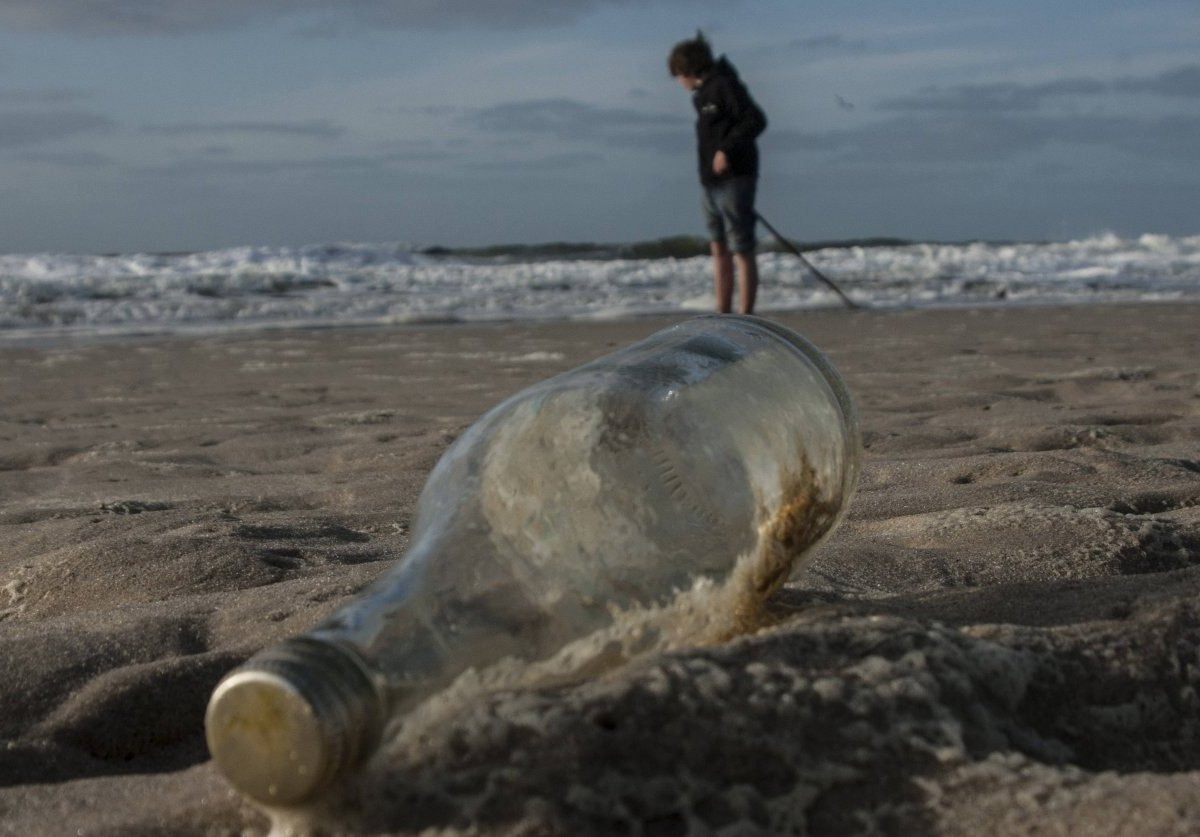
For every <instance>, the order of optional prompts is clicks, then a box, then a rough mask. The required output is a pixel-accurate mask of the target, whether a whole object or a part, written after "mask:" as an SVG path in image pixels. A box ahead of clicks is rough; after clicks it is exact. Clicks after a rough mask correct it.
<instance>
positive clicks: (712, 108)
mask: <svg viewBox="0 0 1200 837" xmlns="http://www.w3.org/2000/svg"><path fill="white" fill-rule="evenodd" d="M692 104H693V105H695V107H696V146H697V149H698V151H699V153H700V182H701V183H703V184H704V185H706V186H711V185H713V184H715V183H718V182H720V181H721V180H722V179H725V178H728V177H738V176H746V175H750V176H755V177H757V176H758V146H757V144H756V143H755V141H754V140H755V138H756V137H757V136H758V135H759V134H761V133H762V132H763V131H765V130H766V128H767V117H766V115H765V114H763V112H762V109H761V108H760V107H759V106H758V105H757V104H755V102H754V100H753V99H751V98H750V93H749V92H748V91H747V90H746V86H745V85H744V84H742V82H741V79H739V78H738V74H737V70H735V69H734V68H733V65H732V64H730V63H729V61H728V60H727V59H726V58H725V56H723V55H722V56H721V57H720V58H718V59H717V61H716V63H715V64H713V68H712V70H711V71H710V72H709V74H708V75H707V76H705V77H704V81H703V82H702V83H701V84H700V87H699V88H697V89H696V92H695V93H694V94H693V95H692ZM718 151H724V152H725V156H726V157H727V158H728V159H729V169H728V170H727V171H726V172H725V174H724V175H722V176H721V177H718V176H717V175H716V174H714V173H713V168H712V164H713V156H714V155H715V154H716V153H717V152H718Z"/></svg>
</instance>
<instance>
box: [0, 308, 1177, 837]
mask: <svg viewBox="0 0 1200 837" xmlns="http://www.w3.org/2000/svg"><path fill="white" fill-rule="evenodd" d="M777 319H780V320H781V321H783V322H784V323H786V324H787V325H790V326H792V327H793V328H796V329H797V330H799V331H801V332H802V333H804V334H805V335H806V336H808V337H809V339H811V340H812V341H813V342H815V343H816V344H817V345H818V346H820V347H821V348H822V349H824V350H825V351H826V352H827V354H828V355H829V356H830V357H831V358H832V360H833V361H834V363H835V364H836V365H837V366H838V368H839V369H840V370H841V372H842V373H843V375H844V376H845V378H846V380H847V382H848V384H849V386H850V389H851V391H852V392H853V394H854V396H855V398H856V401H857V404H858V407H859V411H860V413H861V419H862V426H863V432H864V444H865V451H864V453H865V458H864V467H863V474H862V479H861V482H860V486H859V491H858V494H857V496H856V497H855V499H854V502H853V505H852V507H851V510H850V513H849V514H848V516H847V517H846V519H845V521H844V522H843V524H842V526H841V527H840V528H839V529H838V530H837V531H836V532H835V533H834V535H833V536H832V537H831V538H830V539H829V540H828V541H827V542H826V543H825V544H824V545H822V546H821V547H820V548H819V550H818V551H817V552H816V554H815V555H814V556H813V558H812V561H811V562H810V563H809V565H808V566H807V568H806V569H805V570H804V571H803V572H802V573H801V574H799V575H798V576H797V577H796V578H794V579H793V580H792V581H791V582H790V583H789V584H788V586H787V587H786V588H785V589H784V590H783V592H782V593H781V594H779V595H778V596H777V597H776V599H775V600H774V602H773V612H774V613H775V615H776V616H777V618H778V621H777V623H776V624H774V625H772V626H770V627H767V628H764V629H762V630H760V631H758V632H756V633H753V634H752V635H746V636H741V637H738V638H735V639H733V640H731V641H728V642H725V643H721V644H718V645H712V646H707V647H701V648H691V649H681V650H676V651H672V652H669V653H663V654H651V655H649V656H647V657H644V658H642V659H638V660H636V661H634V662H632V663H629V664H627V665H623V666H619V667H617V668H615V669H612V670H609V671H607V672H605V673H603V674H600V675H597V676H594V677H590V678H586V679H584V680H581V681H579V682H574V683H567V684H556V685H553V686H542V687H531V688H525V689H506V690H501V691H498V692H486V693H479V694H475V695H474V696H473V697H471V699H466V700H460V701H458V702H457V703H454V704H453V705H452V710H453V711H450V710H449V709H447V708H445V707H443V708H442V709H441V710H440V711H441V714H440V715H439V716H438V722H437V723H436V724H434V725H431V726H429V727H428V729H426V730H425V731H424V732H422V734H420V735H415V736H410V738H411V740H402V741H400V742H398V743H396V744H394V745H393V746H390V747H388V748H385V752H384V754H383V755H382V757H381V758H380V759H378V760H377V761H376V762H374V763H373V764H371V765H370V766H369V767H368V769H367V770H366V771H365V772H364V773H363V774H362V776H361V777H359V778H358V779H357V780H356V782H355V783H354V784H353V785H352V786H351V787H348V788H346V789H345V790H344V791H343V792H341V793H340V794H339V795H338V798H337V800H336V804H333V805H331V806H330V808H329V810H327V811H325V812H324V814H323V817H324V819H323V822H325V823H326V825H325V826H324V831H325V833H344V834H419V833H422V832H424V831H426V830H429V831H428V833H437V834H464V835H465V834H486V835H492V834H496V835H500V834H503V835H560V834H561V835H589V834H596V835H607V834H647V835H650V834H654V835H659V834H661V835H668V834H680V835H682V834H687V833H692V834H725V835H735V834H736V835H751V834H830V835H834V834H836V835H845V834H857V833H895V834H901V833H902V834H931V835H977V834H992V835H1034V834H1036V835H1073V834H1079V835H1084V834H1086V835H1128V836H1129V837H1134V835H1138V837H1141V835H1147V834H1155V835H1168V834H1179V835H1183V834H1195V833H1197V832H1200V697H1198V695H1197V689H1198V688H1200V599H1198V598H1197V594H1198V593H1200V505H1198V504H1200V361H1198V358H1200V307H1197V306H1188V305H1138V306H1104V307H1071V308H997V309H981V310H962V311H924V312H894V313H872V312H843V311H830V312H817V313H803V314H789V315H782V316H779V317H777ZM672 321H674V320H673V319H672V318H665V317H664V318H648V319H638V320H631V321H625V322H615V323H571V324H562V323H559V324H544V325H503V326H490V325H483V326H442V327H429V328H424V327H422V328H403V329H390V330H386V329H368V330H326V331H319V330H318V331H287V332H273V333H268V334H255V335H243V336H225V337H219V338H204V339H174V340H155V339H145V340H138V341H132V342H120V343H115V342H114V343H104V342H98V343H88V344H69V345H65V346H54V347H42V348H12V347H8V348H0V395H2V398H0V536H2V538H3V540H2V541H0V544H2V547H0V667H2V668H3V669H4V672H5V675H4V676H3V677H2V678H0V707H3V712H2V713H0V726H2V732H0V735H2V738H3V741H4V747H3V749H2V750H0V833H4V834H21V835H39V834H47V835H58V834H83V835H151V834H180V835H226V834H228V835H234V834H249V835H253V834H265V833H266V831H267V830H268V829H269V827H270V822H269V820H268V819H267V817H266V816H265V815H264V814H263V813H262V812H261V811H259V810H258V809H257V808H255V807H254V806H251V805H249V804H247V803H245V802H244V801H242V800H241V799H240V798H239V797H238V796H237V795H236V794H235V793H234V792H233V791H231V790H230V789H229V787H228V786H227V785H226V784H225V782H224V781H223V780H222V779H221V777H220V776H219V774H218V773H217V772H216V770H215V768H214V767H213V765H212V764H211V762H209V761H208V760H207V753H206V750H205V746H204V739H203V723H202V718H203V711H204V706H205V703H206V701H207V698H208V695H209V693H210V691H211V689H212V687H213V686H214V685H215V683H216V682H217V680H218V679H219V678H220V677H221V676H222V674H223V673H224V672H226V671H227V670H228V669H230V668H232V667H233V666H235V665H237V664H238V663H239V662H241V661H242V660H243V659H245V658H246V657H247V656H249V655H250V654H251V653H253V652H254V651H256V650H257V649H259V648H261V647H263V646H264V645H267V644H269V643H273V642H276V641H278V640H280V639H282V638H284V637H287V636H290V635H293V634H296V633H299V632H301V631H303V630H305V629H306V628H308V627H309V626H311V625H312V624H314V623H315V622H317V621H318V620H320V619H321V618H322V617H323V616H325V615H326V614H328V613H329V612H330V611H331V610H333V609H335V608H336V607H337V606H339V605H340V604H342V603H344V602H346V601H348V600H349V598H351V597H353V596H354V595H355V593H356V592H357V591H360V590H361V589H362V588H363V587H364V586H365V585H367V584H369V583H370V582H371V581H372V580H373V579H375V578H376V577H378V576H379V575H380V574H381V573H382V572H384V571H385V570H386V569H387V568H388V567H389V566H390V565H391V564H392V563H393V562H394V561H395V560H396V559H397V558H398V557H399V556H400V555H402V554H403V552H404V550H405V547H406V545H407V543H408V538H409V527H410V525H411V518H412V514H413V507H414V503H415V500H416V497H417V494H418V492H419V491H420V488H421V486H422V484H423V482H424V479H425V476H426V474H427V473H428V471H429V470H430V468H431V467H432V466H433V464H434V462H436V460H437V458H438V457H439V456H440V454H441V453H442V452H443V451H444V450H445V448H446V446H447V445H448V444H449V443H450V442H451V441H452V440H453V439H454V438H455V437H456V435H457V434H459V433H460V432H461V431H462V430H463V429H464V428H466V427H467V426H468V425H469V424H470V423H471V422H472V421H473V420H474V419H475V418H476V417H477V416H479V415H480V414H481V413H482V412H483V411H484V410H486V409H487V408H488V407H490V406H492V405H493V404H495V403H496V402H498V401H499V400H500V399H502V398H503V397H505V396H507V395H509V394H511V393H513V392H515V391H517V390H518V389H520V388H522V387H524V386H526V385H528V384H531V383H534V382H536V381H538V380H541V379H543V378H545V377H547V376H549V375H551V374H554V373H557V372H560V371H563V370H565V369H568V368H571V367H573V366H576V365H578V364H579V363H581V362H583V361H585V360H589V359H591V358H593V357H596V356H598V355H600V354H605V353H607V352H609V351H611V350H613V349H615V348H618V347H620V346H623V345H625V344H627V343H629V342H632V341H634V340H636V339H638V338H640V337H642V336H645V335H647V334H649V333H651V332H652V331H655V330H657V329H658V328H661V327H663V326H664V325H666V324H668V323H670V322H672ZM689 828H690V829H691V830H690V831H689Z"/></svg>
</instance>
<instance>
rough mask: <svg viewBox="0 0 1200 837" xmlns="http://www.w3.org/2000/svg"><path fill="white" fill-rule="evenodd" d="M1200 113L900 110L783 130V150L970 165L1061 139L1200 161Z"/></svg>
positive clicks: (778, 147)
mask: <svg viewBox="0 0 1200 837" xmlns="http://www.w3.org/2000/svg"><path fill="white" fill-rule="evenodd" d="M1197 136H1200V117H1192V116H1173V117H1166V118H1162V117H1160V118H1141V117H1130V116H1057V115H1055V116H1050V115H1041V114H1033V113H994V114H976V113H971V114H970V115H969V116H965V117H960V116H959V115H958V114H954V113H940V114H930V115H927V116H924V117H916V116H907V115H906V116H900V117H895V118H892V119H886V120H883V121H879V122H874V123H871V124H867V125H863V126H861V127H858V128H854V129H846V130H838V131H825V132H814V133H805V132H798V131H793V132H777V133H776V134H775V136H774V137H772V138H771V141H772V145H771V146H770V148H771V149H772V150H773V151H774V152H776V153H788V152H797V151H809V152H811V151H827V152H832V153H834V155H835V157H836V158H837V159H841V160H843V161H850V162H860V163H861V162H871V163H901V162H903V163H918V164H932V165H944V164H950V165H954V164H962V163H971V164H974V163H987V162H996V161H1000V160H1007V159H1011V158H1013V157H1015V156H1017V155H1020V154H1025V153H1029V152H1034V151H1038V150H1041V149H1043V148H1046V147H1047V146H1049V145H1051V144H1054V143H1061V144H1063V145H1067V146H1075V147H1079V146H1095V147H1107V148H1111V149H1116V150H1119V151H1122V152H1125V153H1128V154H1133V155H1137V156H1143V157H1148V158H1152V159H1175V160H1184V161H1200V143H1197V142H1196V141H1195V138H1196V137H1197Z"/></svg>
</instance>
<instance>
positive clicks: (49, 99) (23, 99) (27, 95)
mask: <svg viewBox="0 0 1200 837" xmlns="http://www.w3.org/2000/svg"><path fill="white" fill-rule="evenodd" d="M88 98H91V94H90V93H85V92H84V91H82V90H72V89H68V88H65V87H46V88H40V89H36V88H13V87H10V88H0V104H10V103H15V104H20V105H62V104H69V103H72V102H79V101H82V100H84V99H88Z"/></svg>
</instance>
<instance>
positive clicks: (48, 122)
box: [0, 111, 113, 148]
mask: <svg viewBox="0 0 1200 837" xmlns="http://www.w3.org/2000/svg"><path fill="white" fill-rule="evenodd" d="M112 127H113V122H112V120H111V119H108V118H106V117H104V116H100V115H98V114H95V113H88V112H86V111H46V112H24V113H13V112H7V113H4V114H2V115H0V148H19V147H22V146H27V145H36V144H38V143H42V142H48V141H52V140H58V139H63V138H65V137H70V136H74V135H76V134H84V133H95V132H97V131H105V130H108V129H110V128H112Z"/></svg>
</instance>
